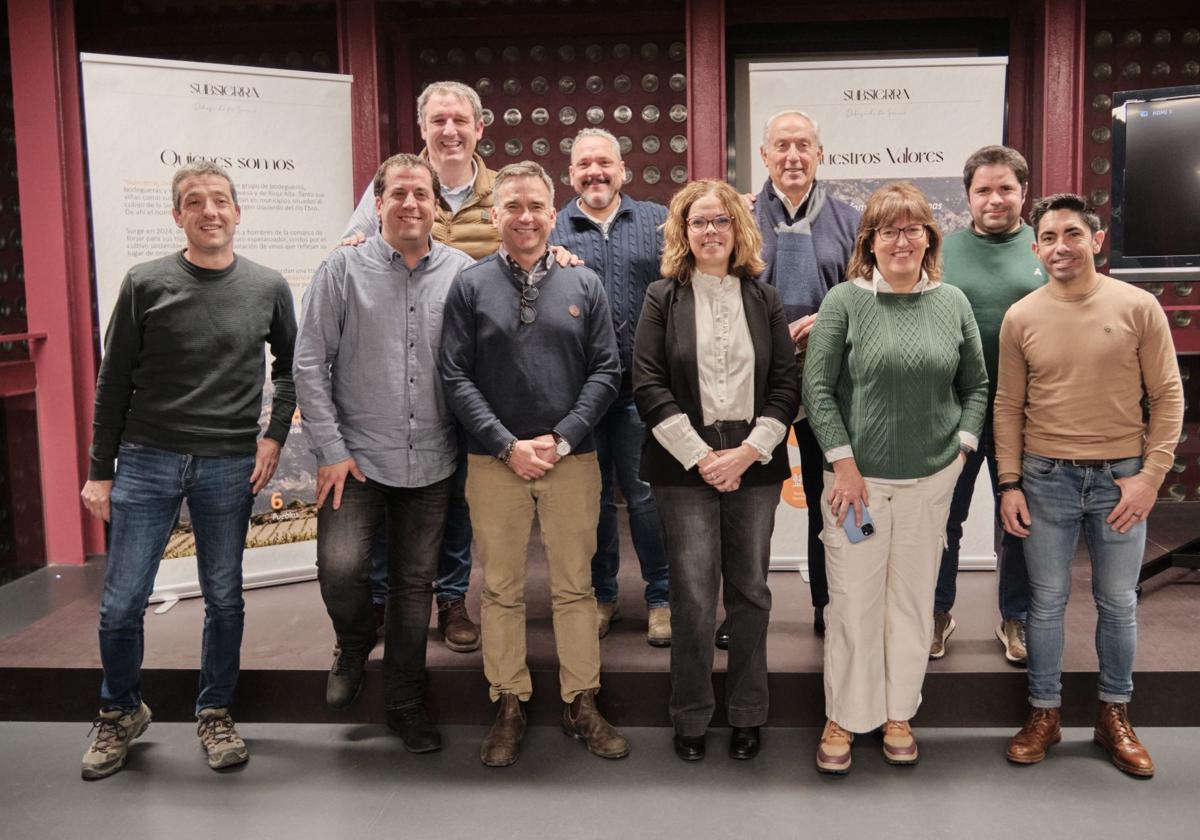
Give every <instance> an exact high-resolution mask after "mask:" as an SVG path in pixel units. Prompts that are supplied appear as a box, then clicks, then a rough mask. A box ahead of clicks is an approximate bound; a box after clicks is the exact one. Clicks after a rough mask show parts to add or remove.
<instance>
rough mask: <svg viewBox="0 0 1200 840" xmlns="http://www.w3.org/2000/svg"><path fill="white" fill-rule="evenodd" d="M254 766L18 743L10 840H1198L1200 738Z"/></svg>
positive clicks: (5, 805) (458, 753)
mask: <svg viewBox="0 0 1200 840" xmlns="http://www.w3.org/2000/svg"><path fill="white" fill-rule="evenodd" d="M241 729H242V732H243V734H244V735H245V736H246V737H247V740H248V741H249V743H250V748H251V752H252V756H253V757H252V759H251V761H250V763H249V764H248V765H246V766H245V767H244V768H241V769H239V770H235V771H232V772H227V773H223V774H216V773H213V772H212V771H210V770H209V769H208V768H207V766H206V765H205V764H204V762H203V759H202V757H201V754H200V752H199V747H198V744H197V743H196V740H195V735H194V732H193V730H192V728H191V727H190V726H188V725H186V724H154V725H153V726H151V727H150V729H149V731H148V732H147V733H146V735H145V736H144V737H143V738H142V739H141V740H139V741H138V742H137V743H136V745H135V747H134V750H133V752H132V754H131V758H130V762H129V765H128V766H127V767H126V769H125V770H123V771H121V772H120V773H119V774H117V775H116V776H114V777H112V778H110V779H106V780H104V781H100V782H90V783H89V782H82V781H80V780H79V777H78V762H79V758H80V756H81V754H82V752H83V750H84V748H85V747H86V744H87V740H86V734H87V726H86V725H81V724H49V723H0V755H2V756H4V758H5V761H4V765H5V769H4V772H3V775H2V777H0V837H2V838H4V840H25V838H37V840H43V839H44V838H66V837H87V838H90V840H107V838H113V840H138V838H143V837H145V838H156V840H158V839H159V838H169V840H190V838H205V840H209V839H210V838H213V837H237V838H247V840H257V838H277V837H282V838H288V840H305V838H319V839H320V840H335V838H368V837H401V838H405V840H409V838H438V840H457V838H472V840H473V838H482V837H496V838H508V837H512V838H522V840H538V838H551V837H553V838H571V840H576V839H577V838H578V839H580V840H581V839H582V838H592V837H597V838H599V837H604V838H612V839H613V840H616V838H643V837H647V838H687V840H703V839H704V838H793V837H796V838H799V837H804V838H865V837H887V838H889V840H898V838H943V837H944V838H956V839H961V840H989V838H1025V840H1040V839H1041V838H1055V840H1063V839H1064V838H1075V837H1079V838H1089V840H1103V839H1104V838H1115V837H1151V838H1155V840H1171V838H1195V837H1197V836H1198V830H1197V826H1198V825H1200V797H1198V796H1197V794H1198V792H1200V787H1198V785H1197V779H1200V729H1195V728H1189V729H1154V728H1146V729H1144V730H1142V731H1141V732H1140V734H1141V736H1142V738H1143V740H1144V741H1145V743H1146V745H1147V746H1148V747H1149V749H1150V750H1151V752H1152V754H1153V755H1154V758H1155V761H1156V762H1157V764H1158V770H1159V772H1158V776H1157V777H1156V778H1154V779H1152V780H1150V781H1139V780H1135V779H1130V778H1128V777H1126V776H1124V775H1122V774H1121V773H1120V772H1118V771H1117V770H1116V769H1115V768H1113V767H1112V766H1111V765H1110V764H1109V763H1108V762H1107V760H1106V759H1104V758H1103V757H1102V755H1101V753H1100V751H1099V749H1098V748H1096V747H1095V746H1094V745H1093V744H1092V743H1091V731H1090V730H1085V729H1072V730H1069V731H1068V732H1067V733H1066V736H1065V738H1064V741H1063V743H1062V744H1060V745H1059V746H1058V747H1056V748H1055V749H1054V750H1053V752H1052V753H1051V756H1050V758H1049V759H1048V760H1047V761H1046V762H1045V763H1044V764H1042V765H1039V766H1036V767H1026V768H1018V767H1013V766H1010V765H1008V764H1007V763H1006V762H1005V761H1004V759H1003V749H1004V744H1005V742H1006V739H1007V737H1008V736H1009V735H1010V734H1011V732H1010V731H1007V730H1005V731H1000V730H990V729H988V730H969V729H928V730H922V731H918V733H917V734H918V736H919V737H920V743H921V749H922V763H921V765H920V766H918V767H915V768H894V767H889V766H887V765H886V764H884V762H883V760H882V758H881V757H880V755H879V752H878V746H877V745H878V742H877V741H876V740H875V739H874V738H872V737H871V736H861V737H860V739H859V740H858V742H857V743H856V745H855V758H854V762H855V765H854V770H853V772H852V773H851V774H850V775H849V776H847V777H845V778H833V777H827V776H819V775H818V774H817V773H816V772H815V771H814V770H813V767H812V752H813V748H814V744H815V739H816V737H817V734H818V733H817V732H816V731H815V730H811V729H771V730H767V731H766V732H765V738H764V749H763V752H762V753H761V754H760V755H759V757H758V758H757V759H756V760H754V761H749V762H735V761H731V760H730V759H728V758H726V757H725V755H724V747H725V738H726V734H725V733H724V732H721V731H716V730H714V731H713V732H711V733H710V735H709V751H710V752H709V757H708V758H707V759H706V760H705V761H702V762H698V763H695V764H685V763H683V762H681V761H679V760H678V759H676V758H675V757H674V755H673V754H672V752H671V746H670V738H671V736H670V731H669V730H667V729H633V730H630V731H629V732H628V733H627V734H629V735H630V737H631V740H632V741H633V745H634V751H633V754H632V755H631V756H630V757H629V758H628V759H625V760H624V761H619V762H607V761H603V760H601V759H598V758H594V757H592V756H590V755H588V753H587V752H586V751H585V750H584V749H583V748H582V747H581V746H580V745H578V744H576V743H575V742H573V741H571V740H569V739H567V738H566V737H564V736H563V735H562V734H561V733H560V732H559V731H558V730H557V729H553V728H548V727H537V728H534V729H532V730H531V731H530V733H529V735H528V736H527V738H526V744H525V751H524V754H523V755H522V757H521V760H520V761H519V762H518V763H517V764H516V765H515V766H513V767H510V768H506V769H501V770H489V769H488V768H485V767H482V766H481V765H480V764H479V760H478V745H479V739H480V738H481V737H482V735H483V729H482V728H480V727H448V728H446V729H444V730H443V735H444V736H445V739H446V745H445V748H444V749H443V750H442V751H441V752H440V753H436V754H432V755H425V756H413V755H408V754H406V753H405V752H403V751H402V750H401V749H400V746H399V743H398V741H397V740H396V739H395V738H393V737H390V736H388V735H387V734H386V732H385V730H384V729H383V728H382V727H372V726H330V725H294V724H287V725H285V724H248V725H245V726H242V727H241Z"/></svg>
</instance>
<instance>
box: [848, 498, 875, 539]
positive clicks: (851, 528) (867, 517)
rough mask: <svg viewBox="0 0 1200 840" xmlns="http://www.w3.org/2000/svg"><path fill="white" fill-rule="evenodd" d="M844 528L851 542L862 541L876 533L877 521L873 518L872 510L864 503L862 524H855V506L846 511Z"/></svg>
mask: <svg viewBox="0 0 1200 840" xmlns="http://www.w3.org/2000/svg"><path fill="white" fill-rule="evenodd" d="M842 528H843V529H844V530H845V532H846V536H847V537H848V538H849V540H850V542H852V543H860V542H862V541H863V540H865V539H866V538H867V537H869V536H871V535H872V534H874V533H875V523H874V522H873V521H872V520H871V511H870V510H868V509H867V507H866V506H865V505H864V506H863V509H862V525H855V524H854V508H853V507H852V508H850V509H849V510H847V511H846V518H845V519H843V520H842Z"/></svg>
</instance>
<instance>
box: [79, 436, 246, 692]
mask: <svg viewBox="0 0 1200 840" xmlns="http://www.w3.org/2000/svg"><path fill="white" fill-rule="evenodd" d="M253 471H254V456H253V455H232V456H227V457H201V456H193V455H180V454H178V453H175V452H165V451H163V450H161V449H154V448H152V447H149V446H138V445H136V444H131V443H122V444H121V449H120V452H119V453H118V456H117V472H116V476H115V477H114V480H113V488H112V527H111V529H110V531H109V545H108V566H107V567H106V568H105V571H104V594H103V595H102V596H101V600H100V661H101V664H102V666H103V669H104V681H103V682H102V683H101V686H100V708H101V709H105V710H109V709H121V710H122V711H125V712H132V711H134V710H136V709H137V708H138V705H139V704H140V703H141V700H142V677H141V670H142V652H143V650H144V637H143V628H142V623H143V617H144V616H145V612H146V605H147V604H148V603H149V600H150V592H151V590H152V589H153V588H154V576H155V574H156V573H157V572H158V563H159V560H161V559H162V555H163V550H164V549H165V548H166V547H167V540H168V539H169V538H170V536H171V529H172V528H173V527H174V525H175V522H176V519H177V518H178V516H179V507H180V504H181V503H182V502H183V500H184V499H186V500H187V503H188V512H189V513H190V515H191V519H192V531H193V533H194V534H195V538H196V570H197V572H198V573H199V576H200V591H201V592H202V593H203V595H204V635H203V640H202V642H201V646H200V693H199V696H198V697H197V698H196V712H197V714H199V712H200V710H201V709H213V708H226V707H228V706H229V704H230V703H231V702H232V701H233V691H234V688H235V687H236V685H237V677H238V669H239V666H240V656H241V646H242V623H243V615H244V613H243V607H244V604H243V601H242V551H243V549H244V547H245V543H246V529H247V527H248V526H249V524H250V510H251V506H252V505H253V503H254V496H253V495H252V494H251V492H250V474H251V473H252V472H253Z"/></svg>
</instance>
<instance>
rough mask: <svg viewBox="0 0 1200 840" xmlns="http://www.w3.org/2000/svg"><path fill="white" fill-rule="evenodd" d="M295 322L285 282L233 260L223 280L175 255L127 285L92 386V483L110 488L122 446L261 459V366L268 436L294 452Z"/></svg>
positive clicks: (144, 267)
mask: <svg viewBox="0 0 1200 840" xmlns="http://www.w3.org/2000/svg"><path fill="white" fill-rule="evenodd" d="M295 342H296V312H295V304H294V303H293V302H292V292H291V290H290V289H289V288H288V284H287V281H286V280H284V279H283V276H282V275H281V274H279V272H277V271H273V270H272V269H269V268H265V267H264V266H261V265H258V264H257V263H254V262H251V261H250V260H248V259H246V258H245V257H235V258H234V261H233V263H232V264H230V265H229V266H228V267H227V268H223V269H220V270H216V271H214V270H210V269H206V268H200V267H199V266H196V265H193V264H192V263H190V262H188V261H187V260H186V259H185V258H184V256H183V253H182V252H181V251H180V252H176V253H174V254H170V255H169V256H166V257H162V258H160V259H157V260H153V261H151V262H146V263H141V264H140V265H135V266H134V267H133V268H131V269H130V270H129V273H128V274H127V275H125V280H124V282H123V283H122V284H121V291H120V293H119V294H118V296H117V305H116V307H115V308H114V309H113V315H112V320H111V321H110V322H109V325H108V331H107V332H106V333H105V337H104V361H103V362H102V363H101V365H100V376H99V379H98V381H97V382H96V408H95V415H94V420H93V422H92V451H91V467H90V469H89V472H88V475H89V478H92V479H95V480H108V479H111V478H112V477H113V472H114V469H113V459H114V458H116V455H117V448H118V446H119V445H120V443H121V441H122V440H125V441H129V442H130V443H138V444H141V445H143V446H152V447H154V448H156V449H165V450H167V451H168V452H178V453H181V454H185V455H205V456H222V455H246V454H254V448H255V441H256V439H257V438H258V431H259V427H258V418H259V414H260V413H261V411H262V393H263V381H264V379H265V370H264V367H265V356H264V354H263V344H264V343H268V344H270V347H271V354H272V355H273V356H274V357H275V360H274V362H273V363H272V365H271V383H272V385H273V386H274V387H273V394H272V398H271V421H270V424H269V425H268V427H267V431H266V436H267V437H269V438H271V439H272V440H275V441H278V443H279V444H280V446H282V445H283V444H284V442H285V441H286V440H287V436H288V431H289V430H290V429H291V427H292V413H293V412H294V411H295V408H296V389H295V386H294V385H293V383H292V352H293V345H294V344H295Z"/></svg>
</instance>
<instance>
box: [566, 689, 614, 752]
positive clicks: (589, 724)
mask: <svg viewBox="0 0 1200 840" xmlns="http://www.w3.org/2000/svg"><path fill="white" fill-rule="evenodd" d="M562 731H563V732H565V733H566V734H567V735H570V736H571V737H572V738H574V739H575V740H577V741H583V742H584V743H585V744H587V748H588V752H590V753H592V755H598V756H600V757H601V758H624V757H625V756H627V755H629V742H628V741H626V740H625V736H624V735H622V734H621V733H620V732H618V731H617V729H616V727H615V726H613V725H612V724H611V723H609V722H608V721H606V720H605V719H604V716H603V715H601V714H600V710H599V709H597V708H596V690H595V689H594V688H593V689H589V690H587V691H581V692H580V693H579V694H576V695H575V699H574V700H572V701H571V702H570V703H565V704H564V705H563V716H562Z"/></svg>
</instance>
